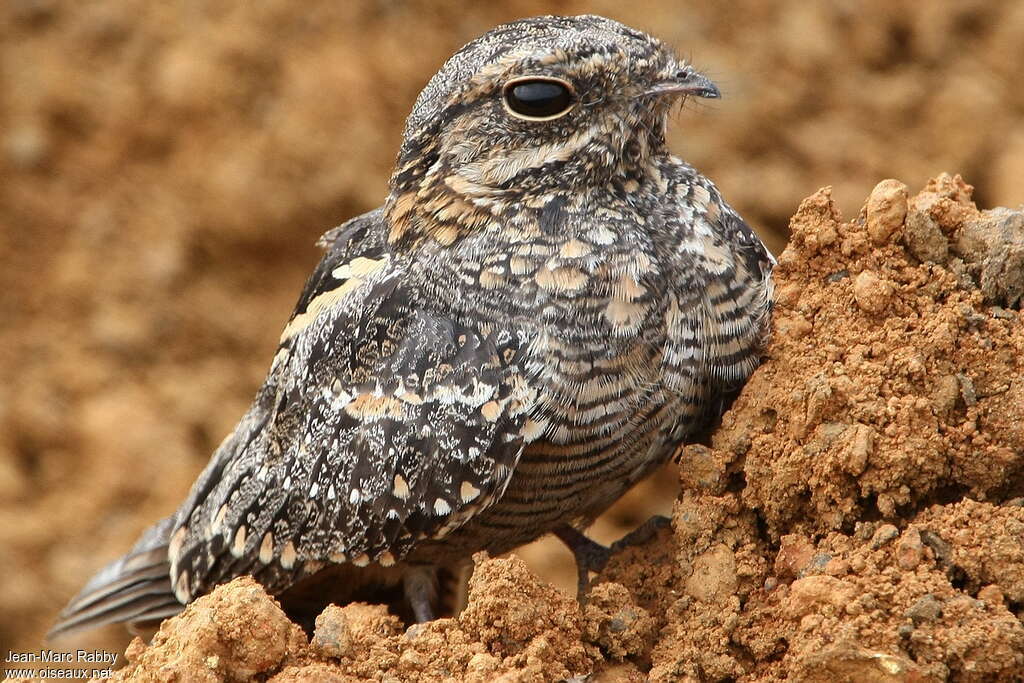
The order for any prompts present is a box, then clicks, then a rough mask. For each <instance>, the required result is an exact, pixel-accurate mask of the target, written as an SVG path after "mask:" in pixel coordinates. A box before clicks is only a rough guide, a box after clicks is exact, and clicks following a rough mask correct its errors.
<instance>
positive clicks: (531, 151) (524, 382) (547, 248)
mask: <svg viewBox="0 0 1024 683" xmlns="http://www.w3.org/2000/svg"><path fill="white" fill-rule="evenodd" d="M687 95H696V96H705V97H713V96H717V90H715V88H714V86H713V84H711V83H710V82H709V81H707V79H705V78H704V77H702V76H700V75H699V74H697V73H695V72H693V71H692V69H690V68H689V67H688V66H686V65H685V64H682V63H680V62H678V61H677V60H676V58H675V57H674V56H673V54H672V52H671V51H670V50H669V49H668V48H666V47H665V46H664V45H662V44H661V43H660V42H658V41H657V40H655V39H653V38H651V37H650V36H647V35H645V34H643V33H640V32H638V31H635V30H633V29H630V28H628V27H626V26H623V25H621V24H619V23H616V22H614V21H610V20H608V19H603V18H600V17H594V16H584V17H570V18H566V17H540V18H534V19H527V20H523V21H518V22H513V23H511V24H507V25H504V26H500V27H498V28H496V29H494V30H492V31H491V32H489V33H487V34H486V35H484V36H483V37H481V38H479V39H477V40H475V41H473V42H471V43H469V44H468V45H467V46H466V47H464V48H463V49H462V50H461V51H459V52H458V53H457V54H456V55H455V56H454V57H452V58H451V60H449V62H448V63H447V64H446V65H445V66H444V67H443V68H442V69H441V71H440V72H438V74H437V75H436V76H434V78H433V79H432V80H431V81H430V83H429V84H428V85H427V86H426V88H425V89H424V91H423V93H422V94H421V95H420V97H419V99H418V101H417V103H416V106H415V108H414V109H413V112H412V114H411V115H410V117H409V119H408V123H407V126H406V130H405V136H404V141H403V144H402V148H401V151H400V153H399V156H398V160H397V163H396V168H395V172H394V175H393V176H392V180H391V188H390V194H389V196H388V198H387V201H386V202H385V204H384V206H383V207H381V208H379V209H377V210H375V211H371V212H370V213H367V214H365V215H363V216H359V217H358V218H354V219H352V220H350V221H349V222H347V223H345V224H344V225H342V226H341V227H339V228H336V229H334V230H332V231H330V232H329V233H327V234H326V235H325V236H324V238H323V239H322V242H321V243H322V245H323V246H324V248H325V249H326V251H327V253H326V256H325V257H324V259H323V260H322V261H321V263H320V264H319V266H318V267H317V269H316V271H315V272H314V273H313V275H312V277H311V278H310V279H309V281H308V283H307V285H306V288H305V290H304V291H303V293H302V295H301V297H300V299H299V303H298V305H297V306H296V309H295V312H294V314H293V315H292V317H291V319H290V320H289V322H288V324H287V325H286V327H285V330H284V332H283V334H282V336H281V344H280V348H279V350H278V352H277V354H276V356H275V357H274V360H273V363H272V365H271V369H270V372H269V375H268V377H267V380H266V382H265V384H264V385H263V387H262V388H261V389H260V390H259V393H258V394H257V396H256V399H255V401H254V402H253V405H252V407H251V408H250V410H249V412H248V413H247V414H246V415H245V417H243V418H242V421H241V422H240V424H239V425H238V427H237V429H236V430H235V432H234V433H233V434H231V435H230V436H229V437H228V438H227V439H226V440H225V441H224V443H223V444H222V445H221V446H220V448H218V450H217V451H216V453H214V455H213V458H212V460H211V462H210V464H209V465H208V466H207V468H206V470H205V471H204V472H203V473H202V474H201V475H200V477H199V480H198V481H197V482H196V484H195V485H194V486H193V488H192V491H191V492H190V494H189V495H188V497H187V499H186V500H185V502H184V503H183V504H182V506H181V507H180V508H179V509H178V511H177V512H176V513H175V514H174V515H173V516H172V517H170V518H168V519H166V520H164V521H163V522H161V523H159V524H158V525H156V526H155V527H153V528H152V529H150V531H148V532H147V534H146V535H145V536H144V538H143V540H142V541H140V543H139V545H137V546H136V548H135V549H134V550H133V552H132V553H130V554H129V555H127V556H126V557H125V558H122V559H121V560H119V561H117V562H115V563H114V564H113V565H111V566H109V567H108V568H106V569H105V570H103V571H102V572H101V573H100V574H99V575H97V577H95V578H94V579H93V580H92V581H91V582H90V583H89V585H88V586H87V587H86V588H85V589H84V590H83V592H82V593H81V594H80V595H79V596H78V597H77V598H76V599H75V600H74V601H73V602H72V603H71V605H69V607H68V608H67V610H65V612H64V614H63V615H62V621H61V622H60V623H59V624H58V625H57V627H56V628H55V631H56V632H60V631H65V630H71V629H74V628H78V627H82V626H89V625H93V624H96V623H102V622H105V621H113V620H128V621H144V620H151V619H156V618H161V617H164V616H167V615H168V614H172V613H174V612H176V611H178V610H179V609H180V608H181V604H182V603H187V602H188V601H190V600H192V599H194V598H195V597H197V596H199V595H202V594H203V593H206V592H208V591H210V590H211V589H212V588H213V587H214V586H216V585H217V584H219V583H222V582H225V581H228V580H230V579H231V578H233V577H235V576H238V575H241V574H251V575H253V576H254V577H255V578H256V579H257V580H258V581H260V582H261V583H263V584H264V585H265V586H266V587H267V589H268V590H269V591H270V592H272V593H275V594H284V595H285V596H287V595H288V594H289V591H292V590H293V589H295V588H296V587H297V586H302V585H306V586H307V587H308V586H309V585H314V586H315V587H316V591H314V592H317V591H319V592H317V596H319V598H320V599H321V600H320V601H321V602H326V601H327V600H328V599H335V600H337V599H338V596H339V595H340V596H341V597H342V599H343V598H344V597H345V596H346V595H351V594H352V591H354V589H355V588H356V587H358V586H359V585H363V584H370V583H382V584H388V583H391V584H394V583H399V582H403V581H404V584H405V588H406V592H407V597H408V598H409V599H410V601H411V604H412V607H413V609H414V611H415V613H416V615H417V617H418V618H421V619H425V618H429V617H430V615H431V613H432V610H431V605H430V603H431V600H432V596H431V595H430V584H431V583H432V582H433V581H434V575H435V573H436V571H437V570H439V569H456V568H458V567H459V566H461V565H463V564H464V563H466V562H467V560H468V558H469V557H470V556H471V554H472V553H474V552H476V551H478V550H488V551H490V552H491V553H501V552H505V551H508V550H511V549H512V548H515V547H516V546H519V545H521V544H523V543H526V542H529V541H531V540H533V539H535V538H537V537H539V536H541V535H543V534H545V533H548V532H556V533H558V534H559V536H560V537H561V538H563V539H564V540H566V542H567V543H569V544H570V546H571V547H573V550H574V551H575V552H576V553H577V557H578V561H579V562H580V567H581V573H582V574H583V575H584V576H585V572H586V570H587V569H588V568H596V566H597V565H598V564H599V562H597V561H594V560H587V559H586V558H587V557H590V555H588V553H590V552H591V551H594V549H595V548H600V546H597V545H596V544H592V543H590V542H589V541H586V539H585V538H584V537H582V536H581V535H579V534H577V533H576V532H574V531H572V530H573V529H582V528H585V526H586V525H588V524H589V523H590V522H591V521H592V520H593V519H594V518H595V517H596V516H597V515H599V514H600V513H601V512H602V511H603V510H605V509H606V508H607V507H608V506H609V505H611V504H612V503H613V502H614V501H615V500H616V499H618V498H619V497H620V496H621V495H622V494H623V492H625V491H626V490H627V489H628V488H629V487H631V486H632V485H633V484H634V483H636V482H637V481H638V480H639V479H641V478H642V477H644V476H645V475H646V474H647V473H649V472H650V471H651V470H652V469H654V468H656V467H657V466H659V465H660V464H662V463H663V462H664V461H665V460H667V459H668V458H669V457H670V456H671V455H672V453H673V452H675V451H676V449H677V447H678V446H679V445H680V444H682V443H684V442H685V441H686V440H687V438H688V437H692V436H693V435H694V433H695V432H696V431H697V430H698V429H699V428H700V427H702V426H703V425H704V424H705V423H706V421H707V420H708V419H709V418H712V417H714V416H715V415H716V414H717V412H718V411H719V410H720V409H721V405H722V403H723V401H724V397H726V396H727V395H729V394H731V393H732V392H734V391H735V390H736V389H737V388H738V387H739V386H740V385H741V384H742V382H743V381H744V380H745V379H746V377H747V376H748V375H749V374H750V372H751V371H752V369H753V367H754V366H755V364H756V361H757V354H758V348H759V343H760V341H761V339H762V336H763V334H764V330H765V326H766V319H767V314H768V310H769V300H770V282H769V270H770V266H771V257H770V256H769V254H768V253H767V251H766V250H765V248H764V247H763V245H762V244H761V242H760V241H759V240H758V238H757V237H756V236H755V235H754V233H753V232H752V231H751V230H750V228H749V227H747V225H746V224H745V223H744V222H743V220H742V219H741V218H739V216H737V214H736V213H735V212H734V211H733V210H732V209H731V208H730V207H729V206H728V205H727V204H726V203H725V202H724V200H723V199H722V197H721V195H720V194H719V192H718V190H717V189H716V188H715V186H714V185H713V184H712V183H711V182H710V181H709V180H707V179H706V178H704V177H703V176H701V175H700V174H699V173H697V172H696V171H695V170H694V169H693V168H691V167H690V166H688V165H687V164H685V163H684V162H682V161H680V160H679V159H676V158H675V157H672V156H670V154H669V152H668V150H667V149H666V147H665V139H664V133H665V123H666V119H667V116H668V113H669V111H670V109H671V108H672V106H673V104H674V103H676V102H678V98H679V97H685V96H687ZM524 111H527V112H529V115H524V114H523V112H524ZM538 112H539V113H538ZM682 466H684V467H685V466H686V463H685V462H684V463H682ZM581 539H582V540H581ZM588 544H589V546H588ZM585 546H586V547H585ZM303 599H304V600H307V601H309V600H310V598H309V597H308V591H307V596H306V597H305V598H303ZM312 602H313V603H316V602H317V597H316V596H314V598H312Z"/></svg>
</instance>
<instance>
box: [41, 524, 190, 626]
mask: <svg viewBox="0 0 1024 683" xmlns="http://www.w3.org/2000/svg"><path fill="white" fill-rule="evenodd" d="M173 526H174V518H173V517H168V518H167V519H164V520H161V521H160V522H158V523H156V524H154V525H153V526H151V527H150V528H148V529H147V530H146V531H145V533H143V534H142V538H140V539H139V541H138V543H136V544H135V547H134V548H132V550H131V552H129V553H128V554H127V555H124V556H123V557H121V558H119V559H117V560H114V561H113V562H111V563H110V564H108V565H107V566H106V567H104V568H103V569H101V570H100V571H99V572H97V573H96V575H95V576H93V577H92V579H90V580H89V583H87V584H86V585H85V587H84V588H83V589H82V590H81V592H80V593H79V594H78V595H76V596H75V597H74V598H73V599H72V600H71V602H70V603H69V604H68V606H67V607H65V608H64V611H62V612H61V613H60V616H59V617H58V619H57V623H56V624H54V625H53V628H51V629H50V632H49V633H48V634H47V638H54V637H57V636H61V635H66V634H69V633H74V632H76V631H82V630H86V629H90V628H94V627H96V626H102V625H103V624H110V623H114V622H119V621H124V622H131V623H133V624H142V623H145V622H158V621H159V620H160V619H165V618H167V617H169V616H173V615H175V614H177V613H178V612H180V611H181V610H182V609H183V605H182V604H181V603H180V602H178V599H177V598H175V597H174V591H173V590H172V589H171V578H170V563H169V561H168V558H167V541H168V537H169V536H170V532H171V531H172V530H173Z"/></svg>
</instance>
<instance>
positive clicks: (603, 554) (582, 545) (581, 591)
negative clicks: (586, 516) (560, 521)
mask: <svg viewBox="0 0 1024 683" xmlns="http://www.w3.org/2000/svg"><path fill="white" fill-rule="evenodd" d="M555 536H558V538H559V539H560V540H561V541H562V543H564V544H565V545H567V546H568V547H569V550H571V551H572V554H573V557H575V558H576V572H577V583H576V600H577V601H578V602H579V603H580V607H584V606H586V604H587V593H588V592H589V590H590V572H600V571H601V570H602V569H604V567H605V565H606V564H608V559H609V558H610V557H611V556H612V551H611V549H610V548H606V547H605V546H603V545H601V544H600V543H598V542H597V541H593V540H591V539H589V538H587V537H586V536H584V535H583V532H581V531H580V530H579V529H577V528H575V527H571V526H569V525H566V526H563V527H559V528H557V529H555Z"/></svg>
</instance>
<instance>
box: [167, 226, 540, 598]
mask: <svg viewBox="0 0 1024 683" xmlns="http://www.w3.org/2000/svg"><path fill="white" fill-rule="evenodd" d="M371 217H372V214H371ZM376 220H379V217H378V218H377V219H376ZM365 227H366V228H367V229H369V230H371V231H372V230H378V229H379V226H378V225H374V224H372V223H371V224H369V225H368V226H365ZM343 228H344V226H343ZM362 229H363V228H362V227H360V226H359V225H356V226H354V228H353V229H352V230H351V231H347V230H345V229H342V230H340V231H333V233H329V237H330V239H329V244H328V246H329V248H330V252H329V253H328V255H327V256H326V257H325V259H324V260H323V262H322V263H321V264H320V266H319V267H318V268H317V270H316V272H315V273H314V274H313V276H312V277H311V278H310V280H309V282H308V284H307V286H306V289H305V291H304V292H303V294H302V296H301V298H300V301H299V304H298V306H297V307H296V310H295V313H294V314H293V316H292V319H291V320H290V321H289V323H288V324H287V326H286V327H285V331H284V334H283V335H282V337H281V347H280V350H279V351H278V353H277V355H276V357H275V359H274V362H273V365H272V368H271V371H270V375H269V377H268V379H267V382H266V384H265V385H264V387H263V388H262V389H261V390H260V393H259V395H258V396H257V399H256V401H255V403H254V406H253V408H252V410H251V411H250V414H249V416H247V420H246V421H243V424H248V426H247V427H246V428H245V430H244V431H245V436H244V438H237V437H233V438H231V439H230V440H229V442H230V444H229V446H228V448H226V449H224V448H222V449H221V451H219V452H218V453H217V454H216V455H215V457H214V459H213V461H212V462H211V463H210V465H209V466H208V468H207V470H206V471H205V472H204V473H203V475H202V476H201V477H200V479H199V481H197V483H196V484H195V486H194V487H193V490H192V492H191V494H190V495H189V498H188V499H187V500H186V502H185V504H184V505H183V506H182V507H181V508H180V509H179V511H178V514H177V516H176V520H175V521H176V523H175V527H174V529H173V531H172V532H171V535H170V538H169V543H168V557H169V559H170V576H171V581H172V583H173V587H174V591H175V594H176V595H177V597H178V599H179V600H181V601H182V602H187V601H188V600H190V599H191V598H192V597H194V596H196V595H198V594H201V593H204V592H206V591H207V590H209V589H210V588H212V587H213V586H214V585H216V584H218V583H221V582H223V581H225V580H228V579H230V578H232V577H234V576H237V575H240V574H251V575H253V576H254V577H255V578H256V579H257V580H258V581H260V582H261V583H263V584H264V585H265V586H266V587H267V588H268V590H270V591H271V592H279V591H281V590H284V589H286V588H287V587H288V586H289V585H291V584H292V583H294V582H295V581H297V580H298V579H300V578H303V577H305V576H307V575H309V574H311V573H314V572H316V571H317V570H319V569H320V568H321V567H323V566H324V564H325V563H327V562H336V563H342V562H350V563H353V564H355V565H357V566H361V565H363V564H367V563H370V562H376V563H378V564H380V565H382V566H388V565H390V564H392V563H394V562H397V561H399V560H401V559H402V558H403V557H404V556H405V555H406V554H407V553H408V552H409V550H410V549H411V548H412V547H413V546H414V545H415V544H416V543H417V542H418V541H419V540H421V539H425V538H440V537H442V536H444V535H445V534H447V533H450V532H451V531H452V530H453V529H455V528H457V527H458V526H460V525H462V524H463V523H465V522H466V521H467V520H468V519H469V518H470V517H472V516H473V515H474V514H476V513H477V512H479V511H480V510H483V509H485V508H486V507H488V506H489V505H490V504H492V503H493V502H494V501H495V500H496V499H497V498H498V497H500V495H501V494H502V493H503V491H504V489H505V486H506V485H507V484H508V481H509V478H510V476H511V473H512V471H513V469H514V467H515V464H516V462H517V461H518V458H519V455H520V453H521V452H522V448H523V437H522V435H521V434H520V428H521V426H522V423H523V422H524V421H525V417H526V413H527V411H528V410H529V408H530V406H531V405H532V402H533V392H532V390H531V388H530V386H529V384H528V382H527V381H526V379H525V378H524V375H523V373H522V372H521V371H520V369H519V368H520V365H521V358H522V351H521V349H522V348H523V347H524V346H525V345H524V343H523V342H524V340H523V339H521V338H520V337H519V336H518V335H517V334H516V332H515V331H513V330H509V329H501V330H493V331H492V330H481V329H471V328H469V327H465V326H461V325H458V324H456V323H454V322H452V321H451V320H448V319H446V318H444V317H442V316H437V315H433V314H431V313H429V312H427V311H426V310H425V309H424V307H423V306H420V305H418V304H417V303H416V301H417V300H418V299H417V296H418V295H417V294H416V293H415V292H413V291H412V290H411V289H410V288H409V286H408V284H407V274H406V273H405V272H404V271H403V266H402V265H401V264H400V263H398V262H396V260H395V259H393V257H392V255H391V254H390V253H389V252H388V250H387V249H386V247H385V245H383V243H382V240H380V239H378V238H377V237H371V236H363V237H361V238H360V237H359V236H358V235H357V234H355V233H357V232H358V231H359V230H362ZM350 233H351V234H350ZM352 240H354V241H355V242H354V243H357V244H358V245H359V248H358V249H353V248H352V245H351V244H349V242H351V241H352ZM374 243H376V244H375V245H374ZM346 245H347V246H346Z"/></svg>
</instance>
